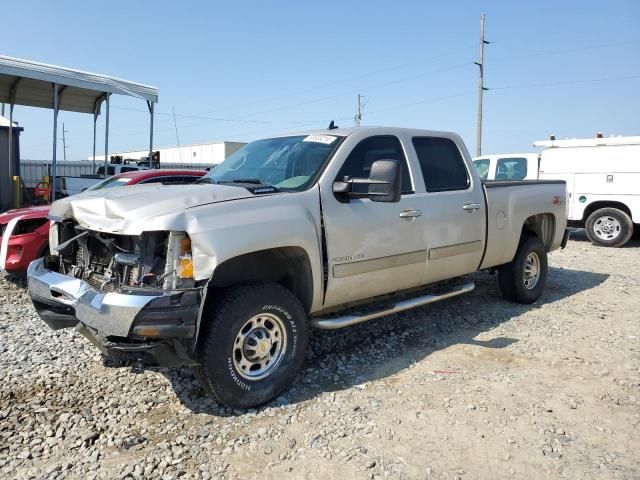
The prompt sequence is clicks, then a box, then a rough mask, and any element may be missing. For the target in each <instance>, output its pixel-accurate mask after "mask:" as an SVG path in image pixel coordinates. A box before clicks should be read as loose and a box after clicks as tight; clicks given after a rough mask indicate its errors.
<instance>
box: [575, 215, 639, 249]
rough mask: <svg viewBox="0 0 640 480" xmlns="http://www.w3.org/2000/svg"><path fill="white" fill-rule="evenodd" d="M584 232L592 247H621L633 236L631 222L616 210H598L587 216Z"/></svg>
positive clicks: (626, 216)
mask: <svg viewBox="0 0 640 480" xmlns="http://www.w3.org/2000/svg"><path fill="white" fill-rule="evenodd" d="M585 230H586V231H587V237H589V240H590V241H591V243H593V244H594V245H599V246H601V247H621V246H622V245H624V244H625V243H627V242H628V241H629V239H630V238H631V235H633V221H632V220H631V217H629V215H627V214H626V213H625V212H623V211H622V210H618V209H617V208H600V209H599V210H596V211H595V212H593V213H592V214H591V215H589V218H587V222H586V224H585Z"/></svg>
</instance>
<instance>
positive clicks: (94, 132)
mask: <svg viewBox="0 0 640 480" xmlns="http://www.w3.org/2000/svg"><path fill="white" fill-rule="evenodd" d="M97 121H98V109H97V108H94V110H93V156H92V157H91V158H92V160H93V169H92V172H93V173H94V174H95V173H96V122H97Z"/></svg>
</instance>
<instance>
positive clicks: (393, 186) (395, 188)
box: [369, 160, 402, 203]
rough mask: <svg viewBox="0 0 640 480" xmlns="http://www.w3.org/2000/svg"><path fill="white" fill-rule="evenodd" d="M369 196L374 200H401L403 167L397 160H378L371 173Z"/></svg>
mask: <svg viewBox="0 0 640 480" xmlns="http://www.w3.org/2000/svg"><path fill="white" fill-rule="evenodd" d="M369 182H370V183H369V198H370V199H371V201H372V202H390V203H397V202H399V201H400V195H401V194H402V167H401V166H400V162H399V161H397V160H376V161H375V162H373V164H372V165H371V172H370V173H369Z"/></svg>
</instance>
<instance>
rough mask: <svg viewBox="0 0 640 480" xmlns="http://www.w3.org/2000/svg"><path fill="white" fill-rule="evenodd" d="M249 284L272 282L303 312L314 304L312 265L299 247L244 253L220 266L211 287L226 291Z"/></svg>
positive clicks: (214, 274)
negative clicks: (226, 289) (291, 298)
mask: <svg viewBox="0 0 640 480" xmlns="http://www.w3.org/2000/svg"><path fill="white" fill-rule="evenodd" d="M248 282H274V283H278V284H280V285H282V286H283V287H285V288H287V289H289V290H290V291H291V292H292V293H293V294H294V295H295V296H296V297H297V298H298V300H300V303H302V306H303V308H304V309H305V311H306V312H309V310H310V309H311V303H312V301H313V276H312V272H311V262H310V261H309V257H308V255H307V253H306V252H305V251H304V249H302V248H300V247H280V248H272V249H268V250H260V251H257V252H251V253H246V254H244V255H240V256H238V257H235V258H231V259H229V260H226V261H224V262H223V263H221V264H220V265H219V266H218V267H217V268H216V269H215V271H214V273H213V277H212V278H211V281H210V282H209V286H210V287H215V288H225V287H230V286H232V285H237V284H240V283H248Z"/></svg>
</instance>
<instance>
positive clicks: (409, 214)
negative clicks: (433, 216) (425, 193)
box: [400, 210, 422, 220]
mask: <svg viewBox="0 0 640 480" xmlns="http://www.w3.org/2000/svg"><path fill="white" fill-rule="evenodd" d="M420 216H422V210H404V211H402V212H400V218H408V219H410V220H412V219H414V218H417V217H420Z"/></svg>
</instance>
